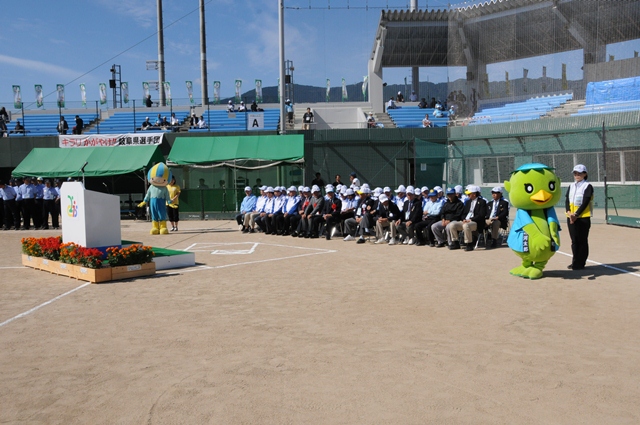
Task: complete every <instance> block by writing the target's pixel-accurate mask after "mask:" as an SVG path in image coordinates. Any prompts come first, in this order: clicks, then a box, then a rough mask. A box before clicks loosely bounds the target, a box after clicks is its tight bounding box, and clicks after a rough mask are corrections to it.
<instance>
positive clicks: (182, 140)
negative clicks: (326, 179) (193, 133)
mask: <svg viewBox="0 0 640 425" xmlns="http://www.w3.org/2000/svg"><path fill="white" fill-rule="evenodd" d="M167 160H168V161H169V162H170V163H171V165H212V164H225V163H226V164H227V165H231V163H233V162H234V161H267V162H273V163H275V162H302V161H304V136H303V135H301V134H295V135H275V136H273V135H270V136H210V137H176V139H175V141H174V143H173V147H172V148H171V152H170V153H169V157H168V158H167Z"/></svg>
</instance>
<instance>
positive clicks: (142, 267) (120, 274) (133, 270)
mask: <svg viewBox="0 0 640 425" xmlns="http://www.w3.org/2000/svg"><path fill="white" fill-rule="evenodd" d="M22 265H24V266H27V267H32V268H34V269H38V270H43V271H48V272H50V273H54V274H57V275H60V276H67V277H72V278H75V279H79V280H84V281H87V282H91V283H100V282H109V281H112V280H121V279H131V278H134V277H140V276H150V275H153V274H155V273H156V264H155V263H154V262H151V263H145V264H134V265H131V266H119V267H103V268H100V269H90V268H87V267H82V266H78V265H76V264H66V263H61V262H59V261H53V260H47V259H46V258H42V257H32V256H29V255H24V254H23V255H22Z"/></svg>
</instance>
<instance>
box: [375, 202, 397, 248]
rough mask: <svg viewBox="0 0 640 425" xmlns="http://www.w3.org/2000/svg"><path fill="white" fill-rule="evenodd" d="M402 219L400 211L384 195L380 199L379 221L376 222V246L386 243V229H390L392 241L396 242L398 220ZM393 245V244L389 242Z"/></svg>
mask: <svg viewBox="0 0 640 425" xmlns="http://www.w3.org/2000/svg"><path fill="white" fill-rule="evenodd" d="M398 217H400V210H399V209H398V207H397V206H396V204H394V203H393V202H391V200H389V197H388V196H387V195H385V194H384V193H383V194H382V195H380V196H379V197H378V220H376V242H375V243H376V244H381V243H385V242H386V241H387V240H386V239H385V232H386V231H387V230H386V229H389V230H388V231H389V233H390V235H391V240H392V241H394V242H395V240H396V224H395V222H396V220H397V219H398ZM389 243H390V244H391V245H394V244H392V243H391V242H389Z"/></svg>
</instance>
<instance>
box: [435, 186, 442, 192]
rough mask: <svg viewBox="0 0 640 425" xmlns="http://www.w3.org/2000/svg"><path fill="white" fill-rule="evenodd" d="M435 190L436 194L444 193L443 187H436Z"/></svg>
mask: <svg viewBox="0 0 640 425" xmlns="http://www.w3.org/2000/svg"><path fill="white" fill-rule="evenodd" d="M433 190H434V191H435V192H442V191H443V190H442V187H441V186H435V187H434V188H433Z"/></svg>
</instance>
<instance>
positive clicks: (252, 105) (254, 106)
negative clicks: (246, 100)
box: [251, 100, 258, 112]
mask: <svg viewBox="0 0 640 425" xmlns="http://www.w3.org/2000/svg"><path fill="white" fill-rule="evenodd" d="M251 112H258V104H257V103H256V101H255V100H254V101H253V103H251Z"/></svg>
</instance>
